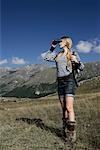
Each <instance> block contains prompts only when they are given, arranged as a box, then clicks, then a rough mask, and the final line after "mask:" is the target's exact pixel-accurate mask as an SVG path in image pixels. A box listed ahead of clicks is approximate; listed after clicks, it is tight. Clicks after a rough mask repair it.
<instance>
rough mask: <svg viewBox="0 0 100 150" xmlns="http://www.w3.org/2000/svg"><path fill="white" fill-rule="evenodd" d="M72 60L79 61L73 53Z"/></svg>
mask: <svg viewBox="0 0 100 150" xmlns="http://www.w3.org/2000/svg"><path fill="white" fill-rule="evenodd" d="M71 61H73V62H76V63H78V60H77V58H76V56H75V55H71Z"/></svg>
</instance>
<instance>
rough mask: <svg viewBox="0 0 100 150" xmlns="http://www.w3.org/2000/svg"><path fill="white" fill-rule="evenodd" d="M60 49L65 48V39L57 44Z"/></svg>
mask: <svg viewBox="0 0 100 150" xmlns="http://www.w3.org/2000/svg"><path fill="white" fill-rule="evenodd" d="M59 46H60V48H63V47H65V46H66V39H61V42H60V43H59Z"/></svg>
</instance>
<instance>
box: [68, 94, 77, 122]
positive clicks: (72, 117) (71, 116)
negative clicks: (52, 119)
mask: <svg viewBox="0 0 100 150" xmlns="http://www.w3.org/2000/svg"><path fill="white" fill-rule="evenodd" d="M73 102H74V97H73V96H67V97H66V108H67V112H68V118H69V121H75V113H74V107H73Z"/></svg>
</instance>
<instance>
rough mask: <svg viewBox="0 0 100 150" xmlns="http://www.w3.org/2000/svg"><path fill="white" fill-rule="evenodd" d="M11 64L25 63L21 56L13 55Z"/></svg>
mask: <svg viewBox="0 0 100 150" xmlns="http://www.w3.org/2000/svg"><path fill="white" fill-rule="evenodd" d="M12 64H16V65H24V64H26V62H25V60H24V59H23V58H18V57H13V58H12Z"/></svg>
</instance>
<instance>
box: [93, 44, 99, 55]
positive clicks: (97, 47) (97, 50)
mask: <svg viewBox="0 0 100 150" xmlns="http://www.w3.org/2000/svg"><path fill="white" fill-rule="evenodd" d="M94 51H95V52H96V53H100V45H98V46H96V47H94Z"/></svg>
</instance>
